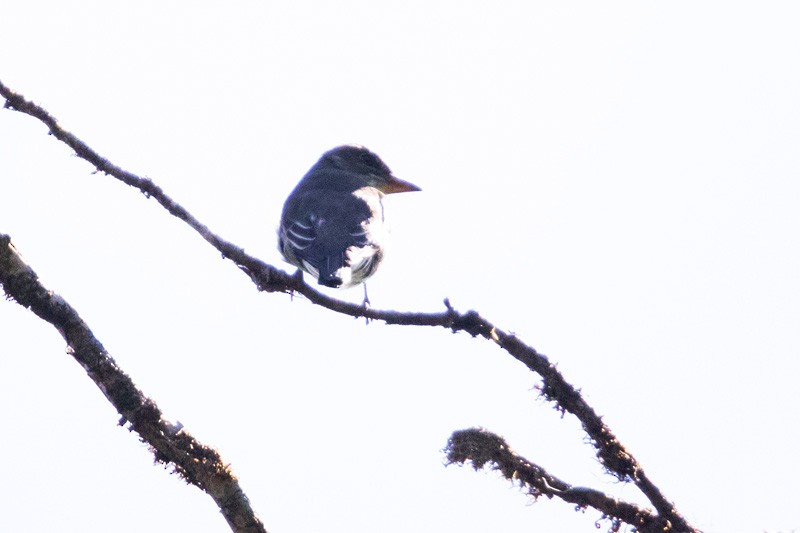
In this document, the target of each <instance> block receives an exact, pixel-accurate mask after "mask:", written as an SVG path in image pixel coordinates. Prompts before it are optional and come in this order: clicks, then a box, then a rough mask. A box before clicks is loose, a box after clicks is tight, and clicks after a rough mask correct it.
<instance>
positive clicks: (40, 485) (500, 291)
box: [0, 1, 800, 533]
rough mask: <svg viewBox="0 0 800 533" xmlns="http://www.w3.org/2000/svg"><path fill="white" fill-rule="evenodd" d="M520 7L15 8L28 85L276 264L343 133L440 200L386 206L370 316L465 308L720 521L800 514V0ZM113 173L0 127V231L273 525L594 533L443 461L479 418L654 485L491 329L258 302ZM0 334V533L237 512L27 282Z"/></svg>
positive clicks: (558, 510)
mask: <svg viewBox="0 0 800 533" xmlns="http://www.w3.org/2000/svg"><path fill="white" fill-rule="evenodd" d="M498 4H499V3H497V2H491V3H490V2H483V3H479V2H402V3H399V2H398V3H381V4H380V5H379V4H378V3H376V2H344V1H343V2H336V3H330V4H327V5H322V3H321V2H314V3H312V2H280V3H278V2H266V3H261V2H240V3H236V4H234V3H217V4H214V5H210V4H203V5H200V4H199V3H192V4H190V3H188V2H187V3H182V4H180V5H179V4H177V3H173V4H172V6H171V7H164V5H162V3H149V4H148V3H144V4H143V3H141V2H139V3H136V4H134V3H127V4H126V5H127V7H121V6H120V3H108V2H83V3H81V5H80V6H76V5H67V4H66V3H60V2H52V3H39V4H37V3H33V2H32V3H26V4H25V5H24V6H22V3H20V2H17V3H15V4H14V6H13V7H10V6H4V8H3V10H2V13H1V14H0V80H2V81H3V82H4V83H6V84H7V85H9V86H11V87H12V88H14V89H15V90H17V91H19V92H21V93H22V94H24V95H25V96H26V97H28V98H31V99H33V100H34V101H36V102H37V103H39V104H41V105H43V106H44V107H45V108H46V109H48V110H49V111H50V112H51V113H52V114H54V115H55V116H56V117H57V118H58V119H59V120H60V122H61V124H62V125H63V126H65V127H66V128H68V129H69V130H70V131H72V132H73V133H75V134H76V135H77V136H78V137H80V138H81V139H83V140H84V141H86V142H87V143H88V144H89V145H90V146H92V147H93V148H94V149H96V150H98V151H99V152H100V153H101V154H102V155H104V156H106V157H108V158H109V159H110V160H111V161H113V162H114V163H115V164H118V165H120V166H122V167H123V168H126V169H128V170H131V171H134V172H138V173H141V174H144V175H147V176H149V177H151V178H153V179H154V180H155V181H156V182H157V183H158V184H159V185H161V186H162V187H163V188H164V189H165V190H166V192H167V193H168V194H170V195H172V196H173V197H174V198H175V199H176V200H177V201H179V202H181V203H182V204H183V205H184V206H185V207H187V208H188V209H189V210H190V211H191V212H192V213H193V214H194V215H196V216H197V217H199V218H200V219H201V220H202V221H203V222H204V223H206V224H208V225H209V226H210V227H211V229H212V230H215V231H217V232H218V233H220V234H221V235H222V236H223V237H225V238H228V239H230V240H232V241H233V242H235V243H236V244H238V245H241V246H244V247H245V248H246V249H247V250H248V251H249V252H251V253H254V254H256V255H258V256H260V257H262V258H263V259H264V260H266V261H268V262H272V263H273V264H276V265H279V266H281V267H282V268H288V266H287V265H285V264H283V263H282V262H281V261H280V258H279V255H278V252H277V250H276V249H275V228H276V226H277V221H278V218H279V215H280V209H281V206H282V204H283V201H284V199H285V197H286V195H287V194H288V193H289V192H290V191H291V189H292V188H293V187H294V185H295V183H296V182H297V180H299V178H300V177H301V176H302V175H303V173H305V171H306V170H307V169H308V168H309V167H310V166H311V165H312V164H313V163H314V162H315V161H316V159H317V158H318V157H319V155H320V154H321V153H322V152H324V151H325V150H327V149H329V148H331V147H333V146H336V145H338V144H343V143H348V142H356V143H360V144H364V145H366V146H368V147H370V148H371V149H373V150H374V151H376V152H377V153H378V154H380V155H381V156H382V157H383V158H384V160H385V161H386V162H387V163H388V164H389V166H390V167H391V168H392V169H393V170H394V171H395V173H396V174H397V175H398V176H400V177H402V178H404V179H407V180H409V181H412V182H414V183H416V184H417V185H419V186H421V187H422V188H423V192H421V193H415V194H407V195H398V196H393V197H390V198H389V199H388V201H387V208H388V209H389V210H390V211H389V215H390V216H391V221H392V223H393V226H394V237H395V239H394V241H395V242H394V247H393V249H392V250H391V255H390V256H389V257H388V258H387V260H386V261H385V263H384V265H383V266H382V268H381V271H380V272H379V273H378V274H377V275H376V276H375V277H374V278H373V279H372V280H371V281H370V283H369V286H370V296H371V299H372V302H373V304H374V305H375V306H376V307H379V308H391V309H398V310H428V311H435V310H441V309H442V307H443V306H442V303H441V302H442V299H443V298H444V297H449V298H450V299H451V301H452V302H453V304H454V305H455V306H456V307H457V308H459V309H461V310H466V309H469V308H474V309H477V310H478V311H479V312H481V313H482V314H483V315H484V316H486V317H487V318H489V319H490V320H492V321H494V322H495V323H497V325H498V326H499V327H501V328H504V329H507V330H511V331H514V332H516V333H517V334H518V335H520V337H522V339H523V340H525V341H526V342H528V343H530V344H531V345H533V346H534V347H536V348H537V349H539V350H540V351H542V352H544V353H546V354H547V355H548V356H549V357H550V358H551V359H552V360H553V361H555V362H557V363H558V366H559V368H560V369H561V371H562V372H563V373H564V374H565V375H566V377H567V379H568V380H569V381H570V382H571V383H573V384H575V385H576V386H578V387H580V388H581V389H582V390H583V392H584V394H585V395H586V396H587V398H588V400H589V401H590V403H591V404H592V405H593V406H594V407H595V408H596V409H597V410H598V411H599V412H600V413H602V414H603V415H604V416H605V420H606V421H607V422H608V423H609V425H610V426H611V427H612V429H613V430H614V431H616V432H617V435H618V436H619V437H620V439H621V440H622V442H623V443H624V444H625V445H626V446H628V447H629V449H630V450H631V451H632V452H633V453H634V455H635V456H636V457H637V458H638V459H639V460H640V461H641V462H642V463H643V465H644V467H645V470H646V472H647V473H648V474H649V476H650V477H651V478H652V479H653V480H654V481H655V482H656V484H658V485H659V486H660V487H661V489H662V490H663V491H664V492H665V493H666V495H667V497H669V498H670V499H672V500H674V501H675V502H676V504H677V506H678V508H679V509H680V510H681V511H682V512H683V513H684V514H685V515H686V516H687V517H688V518H689V519H690V521H691V522H692V523H693V524H695V525H697V526H699V527H700V528H702V529H704V530H705V531H709V532H714V531H720V532H723V531H724V532H749V531H756V532H761V531H769V532H779V531H790V530H794V529H797V528H800V511H799V510H798V506H797V488H796V487H797V483H798V477H799V476H800V459H798V454H797V442H798V439H800V429H798V415H800V392H798V386H797V376H798V351H800V333H799V329H798V324H799V323H800V322H799V320H800V276H798V272H800V246H799V245H800V236H798V230H800V208H798V206H799V205H800V155H799V154H800V150H798V146H800V31H798V27H800V26H798V23H799V22H800V7H796V5H795V3H793V2H766V3H758V4H756V3H754V2H751V3H744V2H700V3H697V2H691V3H690V2H673V3H669V4H665V3H656V2H647V3H645V2H612V3H602V5H601V3H599V2H571V3H569V4H567V3H555V2H552V3H546V4H544V3H529V2H518V3H510V2H508V3H504V5H501V6H498ZM91 170H92V169H91V167H90V166H89V165H88V164H87V163H85V162H83V161H82V160H79V159H77V158H75V157H74V156H73V155H72V153H71V151H70V150H69V149H68V148H67V147H66V146H64V145H63V144H60V143H58V142H57V141H56V140H55V139H53V138H52V137H49V136H48V135H47V134H46V129H45V127H44V126H43V125H42V124H40V123H39V122H37V121H36V120H35V119H32V118H30V117H27V116H24V115H21V114H17V113H13V112H10V111H2V112H0V184H1V185H2V188H0V200H2V202H1V203H0V206H2V207H1V208H0V232H5V233H9V234H10V235H11V236H12V239H13V241H14V242H15V244H16V245H17V247H18V248H19V249H20V250H21V252H22V253H23V255H24V256H25V257H26V258H27V259H28V261H29V262H30V263H31V265H32V266H33V267H34V269H35V270H36V271H37V272H38V273H39V275H40V276H41V277H42V278H43V280H44V281H45V283H46V284H47V285H48V286H49V287H50V288H51V289H53V290H55V291H56V292H58V293H60V294H61V295H63V296H64V297H65V298H66V299H67V300H68V301H70V302H71V303H72V304H73V305H74V306H75V307H76V308H77V309H78V311H79V312H80V313H81V315H82V316H83V317H84V319H85V320H86V321H87V322H88V323H89V324H90V326H91V327H92V328H93V330H94V332H95V334H96V335H97V336H98V337H99V338H100V340H101V341H102V342H103V343H104V344H105V346H106V347H107V348H108V349H109V350H110V352H111V353H112V355H113V356H114V358H115V359H116V360H117V362H118V363H119V364H120V365H121V367H122V368H123V369H124V370H125V371H126V372H128V373H129V374H130V375H131V376H132V377H133V378H134V380H135V381H136V383H137V384H138V385H139V386H140V387H141V388H142V389H143V390H144V392H145V393H146V394H148V395H150V396H151V397H152V398H153V399H155V400H156V401H157V402H158V404H159V405H160V407H161V408H162V409H163V410H164V411H165V414H166V416H168V417H170V418H172V419H177V420H180V421H181V422H182V423H183V424H185V426H186V428H187V430H189V431H190V432H192V433H193V434H194V435H195V436H196V437H197V438H199V439H200V440H201V441H203V442H205V443H207V444H210V445H213V446H216V447H218V449H219V450H220V452H221V453H222V455H223V457H224V458H225V459H226V460H227V461H229V462H230V463H231V465H232V467H233V469H234V471H235V473H236V474H237V475H238V476H239V478H240V480H241V483H242V485H243V487H244V489H245V491H246V492H247V493H248V495H249V496H250V498H251V500H252V502H253V505H254V506H255V508H256V509H257V511H258V512H259V515H260V516H261V518H262V519H263V520H264V522H265V524H266V526H267V528H268V529H269V531H270V532H272V533H291V532H298V533H300V532H304V533H307V532H317V531H333V532H345V531H346V532H375V531H380V532H386V533H392V532H401V531H402V532H407V531H431V532H433V531H436V532H438V531H463V532H469V533H472V532H482V531H504V532H507V533H513V532H529V531H567V532H573V531H575V532H578V531H592V530H594V525H593V523H594V521H595V520H596V519H597V518H598V517H599V513H597V512H594V511H591V510H590V511H587V512H586V513H584V514H580V513H575V512H574V511H573V510H572V508H571V507H570V506H568V505H566V504H563V503H561V502H558V501H551V500H541V501H539V502H536V503H534V504H532V505H529V500H528V499H527V498H526V497H525V496H524V495H522V494H520V493H519V491H517V490H516V489H515V488H513V487H511V486H510V485H509V483H508V482H506V481H504V480H501V479H499V476H498V475H497V474H494V473H488V474H487V473H475V472H473V471H471V470H470V469H466V468H457V467H448V468H445V467H444V466H443V464H442V461H443V455H442V453H441V448H442V447H443V446H444V445H445V443H446V440H447V437H448V436H449V434H450V432H451V431H453V430H456V429H462V428H466V427H471V426H483V427H486V428H487V429H490V430H492V431H495V432H497V433H499V434H501V435H503V436H504V437H506V438H507V439H508V441H509V443H510V444H511V446H512V447H514V448H515V449H516V450H517V451H519V452H520V453H522V454H523V455H525V456H526V457H527V458H528V459H530V460H532V461H535V462H537V463H539V464H541V465H542V466H544V467H545V468H547V469H549V470H550V471H551V473H553V474H555V475H557V476H560V477H562V478H563V479H564V480H566V481H568V482H570V483H574V484H577V485H587V486H591V487H594V488H598V489H600V490H604V491H607V492H611V493H613V494H615V495H619V496H621V497H624V498H637V496H636V491H635V490H633V489H631V488H628V487H625V486H622V485H620V484H618V483H615V482H614V481H613V480H612V479H611V478H609V477H608V476H605V475H604V474H603V473H602V471H601V469H600V468H599V467H598V466H597V465H596V464H595V463H594V459H593V449H592V448H591V447H590V446H589V445H588V444H587V443H585V442H584V440H583V439H584V436H583V434H582V433H581V432H580V431H579V429H578V425H577V423H576V422H575V420H574V419H572V418H570V417H567V418H565V419H564V420H562V419H560V418H559V416H558V414H557V413H556V412H555V411H554V410H553V409H552V408H551V406H550V405H548V404H545V403H543V402H542V401H541V400H538V399H537V393H536V391H535V390H534V387H535V386H536V384H537V383H538V380H537V379H536V377H535V376H534V375H532V374H530V373H529V372H528V371H527V370H526V369H525V368H524V367H523V366H522V365H521V364H519V363H516V362H515V361H513V360H512V359H511V357H510V356H508V355H507V354H506V353H504V352H501V351H499V350H498V349H496V348H495V347H493V346H492V345H491V344H490V343H487V342H484V341H479V340H473V339H471V338H469V337H468V336H467V335H466V334H459V335H455V336H454V335H451V334H450V333H448V332H447V331H444V330H428V329H413V328H401V327H390V326H385V325H382V324H379V323H373V324H370V325H369V326H365V324H364V322H363V321H357V320H352V319H349V318H346V317H343V316H339V315H335V314H333V313H330V312H327V311H325V310H322V309H318V308H315V307H313V306H311V305H310V304H309V303H308V302H306V301H303V300H302V299H300V298H295V299H294V300H291V299H290V298H289V297H288V296H285V295H280V294H271V295H270V294H259V293H257V292H256V290H255V289H254V288H253V286H252V284H251V282H250V281H249V280H248V279H247V277H246V276H244V275H242V274H241V273H240V272H239V271H238V270H237V269H236V268H235V267H234V266H233V265H232V264H231V263H230V262H226V261H223V260H221V259H220V257H219V254H218V253H216V252H215V251H214V250H213V249H212V248H211V247H210V246H208V245H207V244H205V243H204V242H203V241H202V240H201V239H200V238H199V237H198V236H197V235H196V234H194V233H193V232H192V231H191V230H189V229H188V228H187V227H186V226H185V225H184V224H182V223H181V222H179V221H178V220H177V219H174V218H172V217H170V216H169V215H168V214H167V213H166V212H165V211H164V210H163V209H161V208H160V207H159V206H158V205H157V204H156V203H155V202H154V201H152V200H147V199H145V198H144V197H143V196H142V195H141V194H139V193H137V192H136V191H135V190H133V189H130V188H128V187H127V186H125V185H122V184H121V183H119V182H117V181H116V180H114V179H113V178H110V177H107V176H103V175H93V174H91ZM337 294H340V295H341V296H342V297H343V298H347V299H350V300H353V301H359V299H360V297H361V293H360V290H359V289H355V290H351V291H345V292H340V293H337ZM0 339H2V342H1V343H0V406H1V407H0V419H1V420H2V427H3V432H2V438H0V452H1V453H2V454H3V457H4V469H3V483H2V484H0V531H26V532H27V531H34V532H36V531H76V532H77V531H81V532H106V531H119V532H134V531H136V532H138V531H194V532H203V533H204V532H220V531H227V526H226V524H225V522H224V520H223V518H222V517H221V515H219V513H218V511H217V510H216V508H215V506H214V505H213V502H212V501H211V500H210V498H208V497H207V496H206V495H204V494H203V493H201V492H200V491H199V490H197V489H195V488H193V487H187V486H185V485H184V484H183V483H182V482H181V481H180V480H179V479H178V478H177V477H176V476H170V475H168V474H167V473H166V472H165V471H164V470H163V469H162V468H160V467H157V466H152V456H151V455H150V454H149V453H148V451H147V449H146V447H145V446H144V445H143V444H141V443H139V441H138V439H137V438H136V436H135V435H133V434H130V433H128V431H126V430H125V429H122V428H119V427H117V426H116V422H117V420H118V416H117V415H116V413H115V412H114V411H113V409H112V408H111V407H110V405H109V404H108V403H107V402H106V400H105V399H104V398H103V396H102V394H101V393H100V392H99V391H98V390H97V389H96V387H95V386H94V385H93V384H92V383H91V381H90V380H89V379H87V377H86V376H85V374H84V372H83V370H82V369H81V368H80V366H79V365H78V364H76V363H75V362H74V361H73V360H72V359H71V358H69V357H68V356H67V355H66V354H65V353H64V348H65V346H64V342H63V340H62V339H61V338H60V337H59V335H58V334H57V333H56V331H55V330H54V329H53V328H52V327H51V326H49V325H48V324H45V323H44V322H42V321H41V320H39V319H38V318H36V317H35V316H33V315H32V314H31V313H29V312H27V311H25V310H23V309H22V308H21V307H19V306H17V305H16V304H13V303H11V302H5V303H4V302H2V301H0ZM637 501H642V500H641V499H640V498H639V499H637ZM606 527H607V525H605V524H604V525H602V526H601V530H605V529H606Z"/></svg>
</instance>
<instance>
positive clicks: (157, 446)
mask: <svg viewBox="0 0 800 533" xmlns="http://www.w3.org/2000/svg"><path fill="white" fill-rule="evenodd" d="M0 286H2V288H3V290H4V291H5V293H6V295H7V297H9V298H11V299H13V300H14V301H16V302H17V303H18V304H20V305H21V306H23V307H25V308H26V309H30V310H31V311H33V312H34V313H35V314H36V315H37V316H38V317H39V318H41V319H42V320H45V321H47V322H49V323H50V324H52V325H53V326H54V327H55V328H56V329H57V330H58V332H59V333H60V334H61V336H62V337H64V340H65V341H67V352H68V353H69V354H70V355H72V357H74V358H75V360H76V361H78V363H80V364H81V366H82V367H83V368H84V369H85V370H86V373H87V374H88V375H89V377H90V378H91V379H92V381H94V382H95V384H96V385H97V386H98V387H99V388H100V390H101V391H102V392H103V394H104V395H105V396H106V398H108V401H109V402H111V404H112V405H113V406H114V407H115V408H116V409H117V412H119V414H120V415H122V420H121V421H120V424H124V423H125V422H128V423H129V424H130V427H131V428H132V429H133V430H134V431H135V432H136V433H138V434H139V436H140V437H141V438H142V440H143V441H144V442H146V443H147V444H149V445H150V446H151V447H152V449H153V454H154V455H155V458H156V460H157V461H159V462H162V463H165V464H169V465H172V467H173V468H174V470H175V472H177V473H178V474H179V475H180V476H181V477H182V478H183V479H185V480H186V481H187V482H189V483H191V484H192V485H195V486H197V487H199V488H200V489H201V490H203V491H205V492H207V493H208V494H209V495H210V496H211V497H212V498H214V501H215V502H216V503H217V506H218V507H219V509H220V511H221V512H222V514H223V516H224V517H225V520H227V521H228V524H229V525H230V527H231V529H232V530H233V531H235V532H237V533H266V529H265V528H264V525H263V524H262V523H261V521H260V520H259V519H258V517H256V515H255V513H254V512H253V509H252V508H251V507H250V502H249V501H248V499H247V496H246V495H245V494H244V492H243V491H242V489H241V487H240V486H239V482H238V481H237V479H236V476H234V475H233V473H232V472H231V471H230V469H229V468H228V466H227V465H226V464H225V463H224V462H223V461H222V458H221V457H220V456H219V453H217V451H216V450H214V449H213V448H210V447H208V446H206V445H204V444H202V443H200V442H198V441H197V440H195V438H194V437H192V436H191V435H190V434H189V433H188V432H187V431H185V430H184V429H182V428H181V427H180V426H179V425H173V424H171V423H170V422H168V421H167V420H165V419H164V418H163V416H162V413H161V410H160V409H159V408H158V406H157V405H156V403H155V402H154V401H153V400H151V399H150V398H148V397H147V396H145V395H144V394H143V393H142V392H141V391H140V390H139V389H138V388H137V387H136V385H135V384H134V383H133V381H132V380H131V378H130V377H129V376H128V375H127V374H125V372H123V371H122V369H120V368H119V366H117V363H116V362H115V361H114V359H113V358H112V357H111V356H110V355H109V354H108V352H107V351H106V349H105V348H104V347H103V345H102V344H101V343H100V341H99V340H97V338H96V337H95V336H94V334H93V333H92V331H91V329H89V326H88V325H87V324H86V323H85V322H84V321H83V320H82V319H81V317H80V316H79V315H78V312H77V311H76V310H75V309H74V308H73V307H72V306H71V305H69V303H67V302H66V301H65V300H64V299H63V298H61V296H59V295H58V294H55V293H54V292H52V291H49V290H47V289H46V288H45V287H44V286H43V285H42V284H41V282H40V281H39V278H38V276H37V275H36V273H35V272H34V271H33V269H32V268H31V267H30V266H28V265H27V264H26V263H25V261H24V260H23V259H22V257H21V256H20V255H19V253H17V251H16V249H15V248H14V245H13V244H11V238H10V237H9V236H8V235H3V234H0Z"/></svg>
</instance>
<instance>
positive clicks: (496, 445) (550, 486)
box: [445, 429, 678, 533]
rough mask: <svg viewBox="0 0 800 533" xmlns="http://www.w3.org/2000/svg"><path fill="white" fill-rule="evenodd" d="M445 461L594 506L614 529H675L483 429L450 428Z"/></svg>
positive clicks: (535, 492) (534, 492) (646, 532)
mask: <svg viewBox="0 0 800 533" xmlns="http://www.w3.org/2000/svg"><path fill="white" fill-rule="evenodd" d="M445 452H446V453H447V462H448V463H449V464H455V463H458V464H463V463H466V462H467V461H469V462H470V463H472V466H473V468H475V470H480V469H481V468H483V467H484V466H486V464H491V468H492V469H494V470H497V471H499V472H500V473H501V474H502V475H503V477H505V478H506V479H508V480H509V481H514V482H519V483H520V485H521V486H522V488H523V489H525V490H526V491H527V492H528V494H530V495H531V496H533V498H534V499H536V498H539V497H540V496H547V497H548V498H560V499H562V500H564V501H565V502H568V503H572V504H575V505H577V506H578V507H580V508H581V509H585V508H586V507H594V508H595V509H597V510H598V511H600V512H602V513H603V518H605V519H609V520H611V522H612V527H611V530H612V531H618V530H619V527H620V525H621V523H622V522H626V523H628V524H630V525H632V526H635V527H636V530H637V531H641V532H643V533H663V532H664V531H678V529H676V528H675V527H674V526H673V525H672V524H671V523H670V522H669V520H668V519H666V518H664V517H662V516H659V515H655V514H653V513H651V512H650V511H648V510H647V509H643V508H641V507H639V506H638V505H635V504H633V503H628V502H623V501H620V500H618V499H616V498H612V497H610V496H608V495H606V494H604V493H602V492H600V491H599V490H595V489H590V488H587V487H575V486H572V485H570V484H569V483H567V482H565V481H562V480H560V479H559V478H557V477H555V476H553V475H552V474H550V473H548V472H547V470H545V469H544V468H542V467H541V466H539V465H537V464H535V463H532V462H531V461H529V460H527V459H525V458H524V457H522V456H521V455H518V454H517V453H515V452H514V451H513V450H512V449H511V448H510V447H509V446H508V444H506V442H505V440H503V438H502V437H500V436H498V435H496V434H494V433H491V432H489V431H486V430H483V429H464V430H461V431H455V432H453V435H452V436H451V437H450V440H449V441H448V442H447V447H446V448H445Z"/></svg>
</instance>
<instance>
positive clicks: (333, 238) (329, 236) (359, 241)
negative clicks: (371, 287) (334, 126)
mask: <svg viewBox="0 0 800 533" xmlns="http://www.w3.org/2000/svg"><path fill="white" fill-rule="evenodd" d="M419 190H421V189H420V188H419V187H417V186H416V185H414V184H412V183H409V182H407V181H404V180H401V179H399V178H397V177H396V176H394V175H393V174H392V171H391V170H390V169H389V167H388V166H387V165H386V163H384V162H383V160H382V159H381V158H380V157H378V155H377V154H375V153H374V152H371V151H370V150H368V149H367V148H365V147H363V146H359V145H344V146H338V147H336V148H333V149H331V150H329V151H327V152H325V153H324V154H323V155H322V157H320V159H319V161H317V162H316V163H315V164H314V166H312V167H311V169H310V170H309V171H308V172H307V173H306V174H305V176H303V178H302V179H301V180H300V182H299V183H298V184H297V186H296V187H295V188H294V190H293V191H292V192H291V194H289V197H288V198H287V199H286V202H285V204H284V206H283V212H282V214H281V222H280V227H279V229H278V249H279V251H280V252H281V254H282V255H283V258H284V259H285V260H286V262H288V263H290V264H292V265H294V266H297V267H299V268H300V269H301V270H303V271H305V272H308V273H309V274H311V275H312V276H314V277H315V278H316V279H317V282H318V283H319V284H320V285H323V286H326V287H334V288H347V287H353V286H356V285H358V284H360V283H363V282H364V280H366V279H367V278H368V277H370V276H372V275H373V274H374V273H375V271H376V270H377V268H378V265H380V263H381V261H382V260H383V257H384V254H385V250H386V246H387V244H388V238H389V230H388V226H387V224H386V221H385V217H384V210H383V198H384V195H387V194H394V193H400V192H412V191H419ZM368 304H369V298H368V297H367V293H366V284H365V285H364V305H365V306H367V305H368Z"/></svg>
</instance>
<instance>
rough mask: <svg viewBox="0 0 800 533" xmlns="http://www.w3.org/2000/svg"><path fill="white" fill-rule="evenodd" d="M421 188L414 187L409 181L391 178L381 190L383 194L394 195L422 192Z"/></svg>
mask: <svg viewBox="0 0 800 533" xmlns="http://www.w3.org/2000/svg"><path fill="white" fill-rule="evenodd" d="M421 190H422V189H420V188H419V187H417V186H416V185H414V184H413V183H409V182H407V181H403V180H401V179H400V178H395V177H394V176H391V177H390V178H389V179H388V180H387V181H386V184H385V185H384V186H383V187H381V188H380V191H381V192H382V193H383V194H393V193H396V192H414V191H421Z"/></svg>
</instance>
